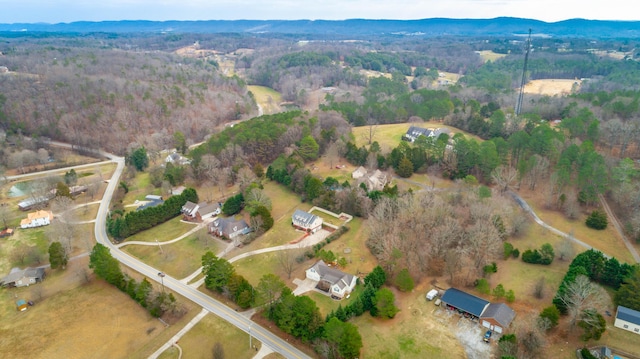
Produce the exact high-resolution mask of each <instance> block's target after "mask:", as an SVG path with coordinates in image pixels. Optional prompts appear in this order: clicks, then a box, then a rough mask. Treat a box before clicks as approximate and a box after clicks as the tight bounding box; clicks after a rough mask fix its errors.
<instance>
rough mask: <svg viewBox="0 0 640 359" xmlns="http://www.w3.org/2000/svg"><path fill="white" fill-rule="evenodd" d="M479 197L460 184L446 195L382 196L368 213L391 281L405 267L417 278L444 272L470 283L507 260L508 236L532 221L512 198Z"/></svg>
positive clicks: (375, 248) (372, 238) (370, 242)
mask: <svg viewBox="0 0 640 359" xmlns="http://www.w3.org/2000/svg"><path fill="white" fill-rule="evenodd" d="M477 193H478V192H477V190H476V187H474V186H469V185H467V184H464V183H462V182H460V183H458V184H457V186H456V188H455V189H454V190H452V191H449V193H447V194H438V193H425V192H419V193H413V194H405V195H401V196H398V197H397V198H391V197H382V198H381V199H380V200H379V201H378V202H377V204H376V206H375V207H374V208H373V209H372V211H371V213H370V214H369V218H370V221H369V223H370V234H369V238H368V239H367V242H366V244H367V247H368V248H369V249H370V251H371V253H372V254H373V255H374V256H376V258H377V259H378V260H379V262H380V263H381V265H382V267H383V268H384V269H385V271H386V272H387V273H389V275H390V276H391V277H395V276H396V275H397V274H398V273H399V272H400V271H401V270H402V269H404V268H406V269H407V270H408V272H409V274H411V276H412V277H413V278H419V277H422V276H424V275H429V274H431V275H443V274H444V275H447V276H448V277H449V279H450V280H451V281H452V282H457V283H466V284H467V285H471V284H472V283H473V282H474V281H475V280H476V278H478V277H480V276H482V275H483V268H484V267H485V266H487V265H490V264H491V263H492V262H495V261H496V260H497V259H499V258H502V257H503V256H504V245H503V241H504V239H503V238H508V237H510V236H512V235H515V234H516V233H520V232H521V231H522V230H523V228H524V226H526V225H527V223H528V222H527V221H526V217H524V218H522V216H525V214H523V213H520V211H515V210H512V208H513V207H512V206H513V205H514V204H513V203H511V202H510V201H509V200H508V199H507V198H504V197H497V198H494V199H492V200H491V201H484V200H482V199H480V198H479V197H478V194H477ZM494 217H495V218H498V217H499V218H501V220H500V221H498V220H493V218H494ZM499 223H502V226H500V225H499ZM502 230H503V231H504V233H501V231H502Z"/></svg>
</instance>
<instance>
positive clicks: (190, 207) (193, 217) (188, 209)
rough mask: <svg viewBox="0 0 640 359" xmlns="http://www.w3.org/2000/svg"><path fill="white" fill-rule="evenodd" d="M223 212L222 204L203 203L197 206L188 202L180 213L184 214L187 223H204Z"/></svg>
mask: <svg viewBox="0 0 640 359" xmlns="http://www.w3.org/2000/svg"><path fill="white" fill-rule="evenodd" d="M221 211H222V208H221V206H220V203H207V202H202V203H198V204H195V203H193V202H191V201H187V203H185V204H184V206H182V209H181V211H180V212H182V215H183V218H184V219H185V220H186V221H195V222H202V221H203V220H205V219H207V218H211V217H213V216H217V215H219V214H220V212H221Z"/></svg>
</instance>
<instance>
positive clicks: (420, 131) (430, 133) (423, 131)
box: [402, 126, 450, 143]
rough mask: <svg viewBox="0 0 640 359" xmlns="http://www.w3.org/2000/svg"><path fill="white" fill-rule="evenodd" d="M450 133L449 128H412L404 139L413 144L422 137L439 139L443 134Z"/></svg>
mask: <svg viewBox="0 0 640 359" xmlns="http://www.w3.org/2000/svg"><path fill="white" fill-rule="evenodd" d="M449 132H450V131H449V129H448V128H422V127H415V126H410V127H409V129H408V130H407V133H405V134H404V135H403V136H402V139H403V140H405V141H409V142H411V143H413V142H415V140H417V139H418V137H420V136H425V137H433V138H438V137H440V135H441V134H443V133H449Z"/></svg>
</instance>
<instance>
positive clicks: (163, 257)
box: [122, 228, 222, 279]
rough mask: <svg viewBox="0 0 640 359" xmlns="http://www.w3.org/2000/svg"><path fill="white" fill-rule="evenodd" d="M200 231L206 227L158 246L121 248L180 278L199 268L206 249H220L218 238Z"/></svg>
mask: <svg viewBox="0 0 640 359" xmlns="http://www.w3.org/2000/svg"><path fill="white" fill-rule="evenodd" d="M200 232H206V228H202V229H200V230H199V231H198V232H196V233H194V234H192V235H189V236H187V237H186V238H184V239H181V240H179V241H177V242H175V243H171V244H162V245H160V246H155V245H154V246H141V245H135V244H132V245H128V246H124V247H122V249H123V250H124V251H125V252H127V253H129V254H131V255H133V256H135V257H137V258H138V259H140V260H141V261H143V262H144V263H146V264H148V265H150V266H152V267H154V268H158V269H161V270H162V271H164V272H165V273H167V274H168V275H170V276H172V277H174V278H177V279H181V278H184V277H186V276H188V275H189V274H191V273H193V272H194V271H195V270H196V269H198V268H200V266H201V265H202V260H201V259H202V256H203V255H204V254H205V253H206V252H207V251H211V252H213V253H218V252H219V251H220V250H221V249H222V245H221V244H220V243H219V242H218V240H216V239H215V238H213V237H211V236H210V235H208V234H206V233H200ZM203 234H204V235H203ZM207 236H209V237H210V238H207Z"/></svg>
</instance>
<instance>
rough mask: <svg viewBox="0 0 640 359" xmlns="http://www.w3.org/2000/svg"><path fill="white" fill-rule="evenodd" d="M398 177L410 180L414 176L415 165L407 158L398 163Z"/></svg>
mask: <svg viewBox="0 0 640 359" xmlns="http://www.w3.org/2000/svg"><path fill="white" fill-rule="evenodd" d="M396 173H397V174H398V176H400V177H402V178H409V177H411V175H412V174H413V163H412V162H411V160H410V159H408V158H407V157H403V158H402V159H401V160H400V162H399V163H398V169H396Z"/></svg>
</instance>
